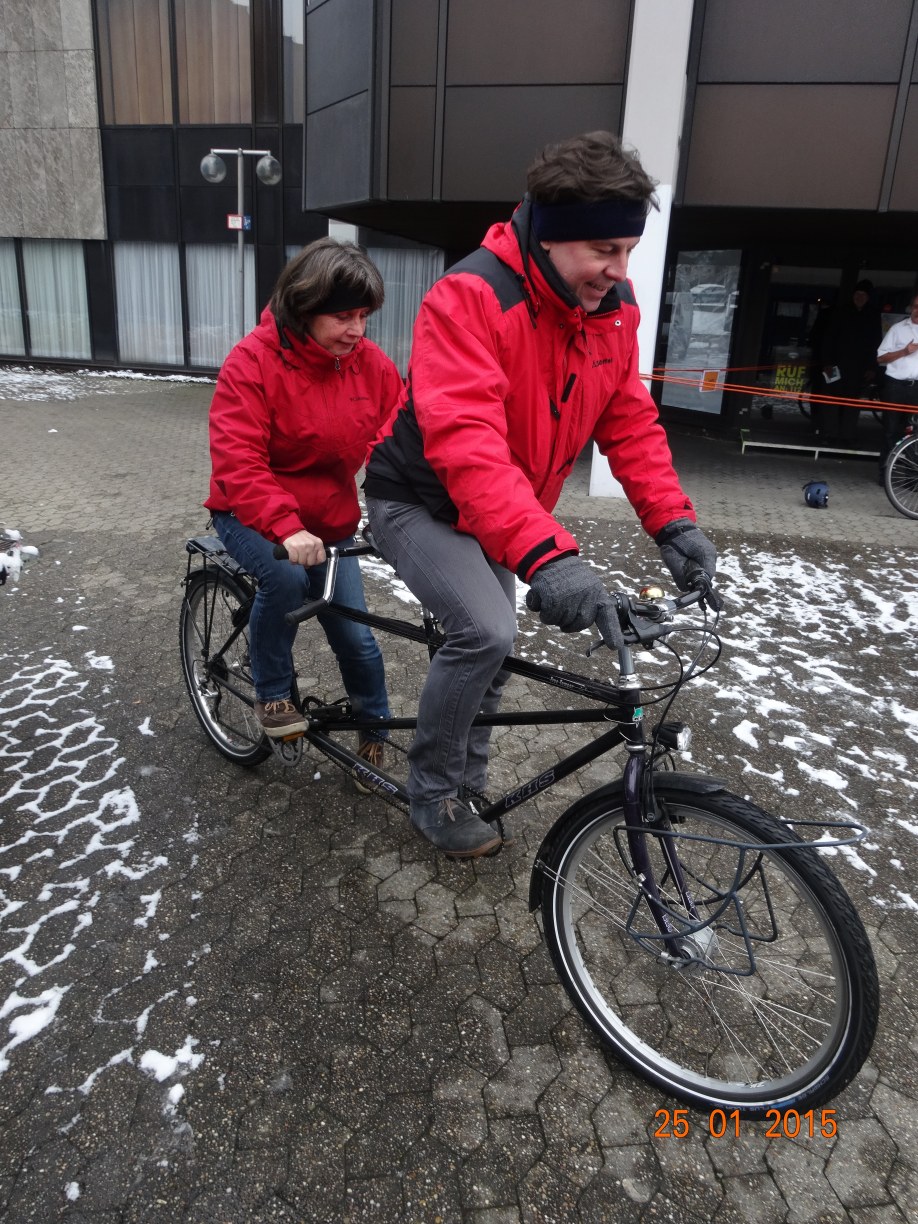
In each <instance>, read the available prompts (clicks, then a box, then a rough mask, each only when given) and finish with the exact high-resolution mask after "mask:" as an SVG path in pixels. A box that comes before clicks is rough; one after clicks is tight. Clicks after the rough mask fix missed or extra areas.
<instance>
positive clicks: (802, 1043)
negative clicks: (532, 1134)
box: [541, 789, 878, 1116]
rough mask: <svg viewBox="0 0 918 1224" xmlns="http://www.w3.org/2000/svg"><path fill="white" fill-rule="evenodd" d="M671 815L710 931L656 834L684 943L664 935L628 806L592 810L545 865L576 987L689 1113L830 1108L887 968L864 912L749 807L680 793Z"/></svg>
mask: <svg viewBox="0 0 918 1224" xmlns="http://www.w3.org/2000/svg"><path fill="white" fill-rule="evenodd" d="M665 805H666V808H667V810H668V812H669V815H670V820H671V821H672V826H673V830H674V833H673V834H672V835H671V837H672V840H673V841H674V843H675V846H676V849H677V853H678V858H679V861H680V863H681V864H682V867H683V870H684V873H685V876H686V880H687V884H688V887H689V889H690V890H691V893H692V895H693V898H694V901H695V906H696V909H697V911H698V918H699V919H700V923H699V921H698V919H695V918H693V917H692V916H691V915H689V914H688V913H687V911H686V909H685V906H684V905H683V904H682V902H681V900H680V898H679V894H678V892H677V891H676V889H675V887H674V882H673V877H672V874H671V872H670V871H669V870H668V868H667V865H666V862H665V860H664V856H663V846H662V841H663V838H662V837H661V836H654V835H650V834H646V835H645V838H646V844H647V847H648V851H649V854H650V859H651V864H652V869H653V874H654V877H655V878H656V881H657V884H658V886H659V891H660V894H661V897H662V900H663V902H664V904H665V905H666V907H667V910H668V912H669V914H670V916H671V919H672V921H673V925H674V926H675V927H676V928H678V929H680V930H681V931H682V934H681V936H680V938H679V940H678V943H677V944H676V943H674V942H673V941H672V940H670V941H669V943H668V944H667V943H666V942H665V941H664V940H663V939H661V938H659V934H660V932H659V928H658V927H657V926H656V925H655V923H654V920H653V916H652V914H651V913H650V909H649V907H648V905H647V902H646V900H645V899H644V895H643V893H642V892H641V889H640V886H639V884H638V881H637V880H636V878H635V875H634V872H633V871H632V869H631V866H630V853H629V848H628V841H627V835H626V834H625V831H624V813H623V811H622V808H621V806H620V801H619V800H616V799H615V798H614V797H613V798H611V799H606V800H603V799H602V798H601V797H596V798H593V799H592V800H590V799H588V800H587V801H586V802H585V803H584V804H582V805H580V810H579V811H578V812H576V813H575V814H574V817H573V819H572V820H571V823H570V826H569V828H568V829H567V830H565V831H564V832H562V834H561V836H560V837H558V838H556V839H555V842H554V845H553V847H552V849H551V851H550V852H549V854H548V858H547V860H546V861H545V862H544V867H543V879H542V890H541V912H542V920H543V931H544V935H545V939H546V942H547V944H548V947H549V950H550V952H551V956H552V959H553V961H554V963H555V967H556V969H557V970H558V974H559V976H560V978H561V981H562V983H563V984H564V986H565V989H566V990H567V991H568V993H569V995H570V996H571V998H572V999H573V1001H574V1003H575V1004H576V1006H577V1008H578V1009H579V1011H580V1012H581V1014H582V1015H583V1016H584V1018H585V1019H586V1021H587V1023H588V1024H589V1025H590V1026H591V1028H593V1029H594V1030H595V1032H596V1033H598V1035H599V1036H600V1038H601V1039H602V1040H603V1042H604V1043H605V1044H607V1045H608V1046H610V1047H611V1049H612V1050H613V1051H614V1053H615V1054H616V1055H617V1056H618V1057H619V1058H620V1059H622V1060H623V1061H624V1062H626V1063H628V1064H629V1065H630V1066H631V1067H632V1068H634V1069H635V1070H636V1071H637V1072H638V1073H639V1074H641V1075H642V1076H644V1077H645V1078H646V1079H648V1080H650V1081H651V1082H652V1083H654V1084H657V1085H659V1086H660V1087H661V1088H663V1089H664V1090H665V1091H666V1092H668V1093H671V1094H672V1095H673V1096H675V1097H678V1098H679V1099H681V1100H683V1101H686V1102H688V1103H689V1104H693V1105H697V1106H700V1107H702V1108H705V1109H711V1108H714V1107H718V1108H723V1109H728V1110H733V1109H738V1110H740V1111H741V1112H742V1113H743V1114H744V1115H746V1116H761V1115H762V1113H763V1112H764V1111H765V1110H768V1109H779V1110H780V1109H784V1108H788V1107H790V1106H791V1105H793V1107H794V1108H796V1109H798V1110H801V1109H806V1108H809V1107H812V1106H814V1105H817V1104H819V1103H820V1102H822V1101H825V1100H827V1099H829V1098H830V1097H832V1096H834V1095H835V1094H836V1093H838V1092H840V1091H841V1089H842V1088H843V1087H844V1086H845V1085H846V1084H847V1083H848V1082H849V1081H850V1080H851V1079H852V1078H853V1077H854V1076H855V1075H856V1074H857V1071H858V1070H859V1068H860V1066H861V1064H862V1063H863V1061H864V1059H865V1058H866V1057H867V1055H868V1053H869V1051H870V1048H871V1045H872V1042H873V1037H874V1034H875V1031H876V1023H877V1013H878V984H877V975H876V967H875V965H874V960H873V954H872V952H871V949H870V944H869V942H868V940H867V936H866V933H865V931H864V928H863V926H862V925H861V922H860V919H859V918H858V916H857V913H856V912H855V910H854V907H853V906H852V904H851V902H850V900H849V899H848V897H847V895H846V894H845V892H844V890H843V889H842V887H841V885H840V884H839V882H838V881H837V880H836V879H835V877H834V876H833V875H832V874H831V872H829V871H828V870H827V869H826V867H825V866H824V864H823V862H822V861H821V860H820V858H819V857H818V855H817V854H816V853H815V852H814V851H813V850H812V849H811V848H809V847H806V846H804V844H803V843H802V842H801V843H800V848H799V849H798V848H796V847H794V848H792V849H777V848H769V847H770V846H775V845H776V844H777V843H787V842H789V841H793V840H795V839H794V836H793V834H791V833H789V832H788V830H787V828H786V827H785V826H783V825H781V824H779V823H778V822H777V821H775V820H774V818H772V817H770V816H768V815H767V814H766V813H765V812H762V811H761V810H760V809H758V808H756V807H754V806H753V805H752V804H749V803H746V802H745V801H743V800H741V799H738V798H737V797H735V796H733V795H728V794H725V793H723V792H717V793H709V794H696V793H693V792H689V791H688V790H686V791H685V792H680V791H678V790H677V789H669V790H668V791H667V793H666V797H665ZM674 949H676V954H675V955H674V954H673V950H674Z"/></svg>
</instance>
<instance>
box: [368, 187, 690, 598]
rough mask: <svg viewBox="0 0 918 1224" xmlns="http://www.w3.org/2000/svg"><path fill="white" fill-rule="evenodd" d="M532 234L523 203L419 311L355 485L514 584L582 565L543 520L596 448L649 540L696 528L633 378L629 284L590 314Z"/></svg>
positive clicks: (556, 528) (564, 536) (570, 544)
mask: <svg viewBox="0 0 918 1224" xmlns="http://www.w3.org/2000/svg"><path fill="white" fill-rule="evenodd" d="M528 234H529V205H528V203H527V202H525V201H524V202H523V204H521V205H520V206H519V207H518V208H517V210H516V212H515V213H514V215H513V218H512V219H511V221H510V222H507V223H503V224H500V225H495V226H493V227H492V228H491V229H490V230H489V231H488V233H487V235H486V237H485V240H484V242H483V243H482V247H481V248H480V249H479V250H478V251H476V252H475V253H474V254H472V255H470V256H469V257H468V258H467V259H464V260H462V261H461V262H460V263H458V264H456V265H454V266H453V267H452V268H451V269H450V270H449V271H448V272H447V274H446V275H445V276H444V277H443V278H442V279H441V280H439V281H438V282H437V283H436V284H435V285H434V286H433V288H432V289H431V290H430V292H429V293H428V294H427V296H426V297H425V298H424V301H423V303H422V305H421V309H420V312H419V314H418V318H417V321H416V323H415V328H414V340H413V345H412V351H411V364H410V368H409V371H408V383H407V386H406V389H405V393H404V395H403V397H402V401H401V403H400V404H399V406H398V408H397V410H396V411H395V412H394V413H393V414H392V416H391V417H390V418H389V420H388V421H387V422H386V424H385V425H384V426H383V428H382V430H381V431H380V434H379V436H378V437H377V438H376V440H375V442H374V443H373V446H372V448H371V452H370V458H369V462H368V467H367V480H366V483H365V486H364V488H365V491H366V493H367V495H368V496H372V497H382V498H388V499H391V500H396V501H406V502H412V503H416V504H422V505H425V506H426V507H427V508H428V510H429V511H430V513H431V514H432V515H433V516H434V517H435V518H438V519H443V520H446V521H449V522H452V523H453V524H454V525H455V526H456V528H457V529H458V530H459V531H463V532H467V533H468V534H470V535H473V536H474V537H475V538H476V539H477V540H478V541H479V543H480V544H481V546H482V548H483V549H484V551H485V552H486V553H487V555H488V556H489V557H491V558H492V559H493V560H495V561H497V562H499V563H500V564H502V565H505V566H506V567H507V568H508V569H511V570H514V571H515V572H516V573H517V574H518V575H519V577H520V578H522V579H523V580H528V579H529V577H530V575H531V574H532V572H533V571H534V570H535V569H537V568H538V566H539V565H541V564H543V563H544V562H545V561H546V560H550V559H552V558H553V557H557V556H561V555H563V554H565V553H573V552H576V551H577V542H576V540H574V538H573V536H571V535H570V534H569V532H567V531H565V530H564V528H563V527H561V525H560V524H559V523H558V522H557V521H556V520H555V519H554V518H553V517H552V513H551V512H552V510H553V509H554V507H555V504H556V503H557V500H558V496H559V494H560V492H561V486H562V485H563V483H564V480H565V477H566V476H567V475H569V473H570V471H571V468H572V466H573V464H574V462H575V460H576V459H577V456H578V455H579V454H580V452H581V450H582V449H583V447H584V446H585V444H586V443H587V442H588V441H589V440H590V438H593V439H595V441H596V442H597V444H598V446H599V449H600V450H601V451H602V452H603V454H605V455H606V456H607V457H608V459H609V463H610V465H611V468H612V473H613V475H614V476H615V477H616V479H617V480H619V481H620V482H621V484H622V486H623V488H624V490H625V494H626V496H627V497H628V500H629V501H630V502H631V504H632V506H633V507H634V509H635V511H636V512H637V514H638V516H639V517H640V520H641V522H642V524H643V526H644V528H645V529H646V530H647V531H648V532H649V534H650V535H655V534H656V533H657V532H658V531H659V530H660V528H661V527H663V526H665V525H666V523H669V522H671V521H672V520H673V519H677V518H690V519H694V517H695V514H694V510H693V508H692V504H691V502H690V501H689V499H688V498H687V497H686V495H685V493H684V492H683V491H682V488H681V487H680V485H679V480H678V478H677V476H676V473H675V471H674V470H673V464H672V458H671V455H670V451H669V446H668V444H667V441H666V435H665V433H664V431H663V428H662V426H661V425H660V423H659V420H658V418H657V409H656V405H655V404H654V402H653V400H652V399H651V397H650V394H649V393H648V391H647V389H646V388H645V387H644V385H643V383H642V382H641V381H640V379H639V377H638V354H637V326H638V321H639V318H640V315H639V312H638V308H637V305H636V304H635V302H634V298H633V295H632V293H631V289H630V285H629V284H628V283H627V282H625V283H623V284H621V285H619V286H617V291H616V290H615V289H613V290H612V291H611V292H610V293H609V294H607V296H606V298H605V300H604V301H603V304H602V306H601V307H600V308H599V310H598V311H596V312H594V313H592V314H587V313H586V312H585V311H584V310H583V309H582V308H581V307H580V305H579V304H578V303H577V301H576V299H574V298H573V296H572V295H571V294H570V292H569V291H568V290H567V288H566V286H565V285H564V282H563V281H561V280H560V278H559V277H558V276H557V273H554V271H553V269H552V267H551V264H550V262H548V261H547V258H546V257H545V255H544V252H542V251H541V248H535V247H534V248H533V250H532V251H529V250H527V243H528Z"/></svg>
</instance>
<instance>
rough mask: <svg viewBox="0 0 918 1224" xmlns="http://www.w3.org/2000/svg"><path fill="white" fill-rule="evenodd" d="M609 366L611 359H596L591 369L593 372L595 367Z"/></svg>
mask: <svg viewBox="0 0 918 1224" xmlns="http://www.w3.org/2000/svg"><path fill="white" fill-rule="evenodd" d="M611 364H612V358H611V357H599V358H597V360H596V361H594V362H593V369H594V370H595V369H596V367H597V366H601V365H611Z"/></svg>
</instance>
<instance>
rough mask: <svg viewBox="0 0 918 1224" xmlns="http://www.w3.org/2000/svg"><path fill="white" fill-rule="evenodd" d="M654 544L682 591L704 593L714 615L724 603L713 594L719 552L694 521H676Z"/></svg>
mask: <svg viewBox="0 0 918 1224" xmlns="http://www.w3.org/2000/svg"><path fill="white" fill-rule="evenodd" d="M654 543H655V544H656V545H657V546H658V547H659V549H660V555H661V556H662V558H663V560H664V561H665V562H666V567H667V569H668V570H669V572H670V573H671V574H672V576H673V578H674V579H675V582H676V586H677V587H678V588H679V590H680V591H691V590H693V589H696V590H701V589H703V590H704V592H705V603H707V604H708V605H709V606H710V607H711V608H712V609H713V611H715V612H719V611H720V609H721V608H722V607H723V600H722V599H721V598H720V596H719V595H717V594H716V593H715V592H714V590H713V583H714V569H715V566H716V565H717V549H716V548H715V547H714V545H713V544H712V543H711V541H710V540H709V539H708V537H707V536H706V535H705V534H704V533H703V532H702V531H700V530H699V529H698V527H696V525H695V524H694V523H693V522H692V520H691V519H688V518H680V519H673V521H672V522H671V523H667V524H666V526H665V527H664V528H663V529H662V531H658V532H657V534H656V535H655V536H654Z"/></svg>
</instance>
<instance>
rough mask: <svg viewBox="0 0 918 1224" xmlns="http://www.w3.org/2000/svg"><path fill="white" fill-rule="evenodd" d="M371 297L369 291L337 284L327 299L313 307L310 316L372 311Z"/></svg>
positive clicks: (340, 283)
mask: <svg viewBox="0 0 918 1224" xmlns="http://www.w3.org/2000/svg"><path fill="white" fill-rule="evenodd" d="M372 309H373V295H372V294H371V293H370V291H369V289H358V288H357V287H356V286H355V285H346V284H343V283H342V282H339V283H338V284H336V285H335V287H334V289H332V291H331V293H330V294H329V295H328V297H327V298H324V299H323V300H322V301H321V302H320V303H319V304H318V306H314V307H313V308H312V310H311V311H310V312H309V313H310V314H344V312H345V311H347V310H372Z"/></svg>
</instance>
